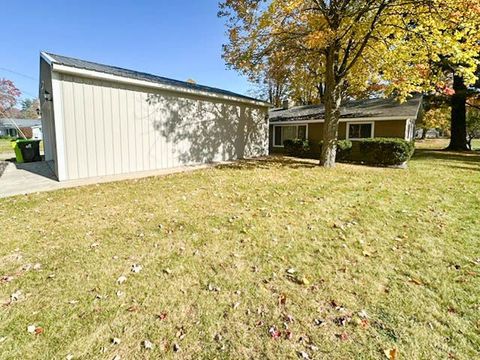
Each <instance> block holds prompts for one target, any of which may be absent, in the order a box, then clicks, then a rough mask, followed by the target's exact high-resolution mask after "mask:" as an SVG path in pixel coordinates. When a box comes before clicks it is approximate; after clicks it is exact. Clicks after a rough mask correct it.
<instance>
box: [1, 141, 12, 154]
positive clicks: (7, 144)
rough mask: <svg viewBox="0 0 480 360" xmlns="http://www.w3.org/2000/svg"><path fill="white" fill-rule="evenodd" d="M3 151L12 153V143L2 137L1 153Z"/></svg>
mask: <svg viewBox="0 0 480 360" xmlns="http://www.w3.org/2000/svg"><path fill="white" fill-rule="evenodd" d="M1 153H12V154H13V149H12V144H11V141H10V140H8V139H0V154H1Z"/></svg>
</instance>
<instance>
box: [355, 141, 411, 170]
mask: <svg viewBox="0 0 480 360" xmlns="http://www.w3.org/2000/svg"><path fill="white" fill-rule="evenodd" d="M358 150H359V151H358V154H356V156H355V159H353V160H360V161H361V162H364V163H366V164H371V165H380V166H389V165H401V164H403V163H404V162H406V161H408V160H409V159H410V158H411V156H412V155H413V152H414V150H415V145H414V144H413V142H409V141H406V140H403V139H396V138H374V139H364V140H360V141H358Z"/></svg>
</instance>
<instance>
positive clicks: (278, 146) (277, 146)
mask: <svg viewBox="0 0 480 360" xmlns="http://www.w3.org/2000/svg"><path fill="white" fill-rule="evenodd" d="M283 126H295V128H296V130H297V136H298V127H299V126H306V130H305V138H306V139H308V124H288V125H287V124H282V125H273V147H275V148H283V147H284V146H283V143H282V145H275V143H276V141H275V128H277V127H283Z"/></svg>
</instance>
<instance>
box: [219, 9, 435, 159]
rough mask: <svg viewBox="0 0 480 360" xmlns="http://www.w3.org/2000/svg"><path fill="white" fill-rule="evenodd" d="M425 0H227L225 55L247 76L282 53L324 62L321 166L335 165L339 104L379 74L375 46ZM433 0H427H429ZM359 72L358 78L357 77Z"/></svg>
mask: <svg viewBox="0 0 480 360" xmlns="http://www.w3.org/2000/svg"><path fill="white" fill-rule="evenodd" d="M423 2H424V1H422V0H415V1H413V0H363V1H354V0H331V1H326V0H270V1H265V0H224V2H223V3H221V4H220V15H221V16H224V17H226V18H227V26H228V29H229V40H230V42H229V44H228V45H226V46H225V59H226V60H227V63H228V64H230V65H231V66H232V67H234V68H236V69H238V70H240V71H242V72H243V73H245V74H248V75H249V74H252V73H256V72H258V71H259V70H260V69H261V68H262V67H263V66H264V65H265V63H267V62H268V59H269V57H271V56H272V54H275V53H276V52H278V51H282V52H283V53H285V54H288V56H289V57H290V58H291V59H295V60H296V62H297V63H301V62H302V60H303V59H312V58H313V59H316V63H317V64H321V70H322V71H321V77H322V79H323V84H324V88H322V91H323V94H322V96H323V101H324V105H325V123H324V146H323V147H322V155H321V160H320V162H321V164H322V165H323V166H325V167H332V166H334V165H335V155H336V144H337V136H338V123H339V119H340V106H341V102H342V96H343V94H344V93H345V87H346V86H347V85H348V86H350V85H351V84H355V83H357V84H360V82H359V81H358V80H357V79H361V80H362V82H361V86H363V87H365V86H367V85H366V84H368V82H369V80H370V79H373V80H374V81H375V80H376V77H378V66H379V64H380V63H381V61H380V60H381V59H379V58H378V51H377V49H375V48H376V47H378V45H379V44H381V45H382V46H383V47H384V48H385V47H386V45H384V43H383V42H382V41H383V40H385V41H387V40H388V39H389V38H395V37H397V36H398V35H396V34H398V33H399V32H403V31H404V30H405V27H404V26H403V25H404V21H403V20H405V19H407V22H406V24H405V25H406V26H408V25H409V24H408V19H409V18H411V17H413V14H414V13H417V12H418V8H419V7H418V6H419V4H420V3H423ZM427 2H430V1H427V0H425V3H427ZM352 74H354V76H352Z"/></svg>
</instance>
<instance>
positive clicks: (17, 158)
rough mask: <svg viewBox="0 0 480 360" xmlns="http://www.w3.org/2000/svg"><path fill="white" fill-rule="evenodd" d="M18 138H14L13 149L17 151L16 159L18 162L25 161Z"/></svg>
mask: <svg viewBox="0 0 480 360" xmlns="http://www.w3.org/2000/svg"><path fill="white" fill-rule="evenodd" d="M17 141H18V140H12V143H11V144H12V148H13V151H14V152H15V159H16V160H17V163H23V156H22V151H21V150H20V147H19V146H18V142H17Z"/></svg>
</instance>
